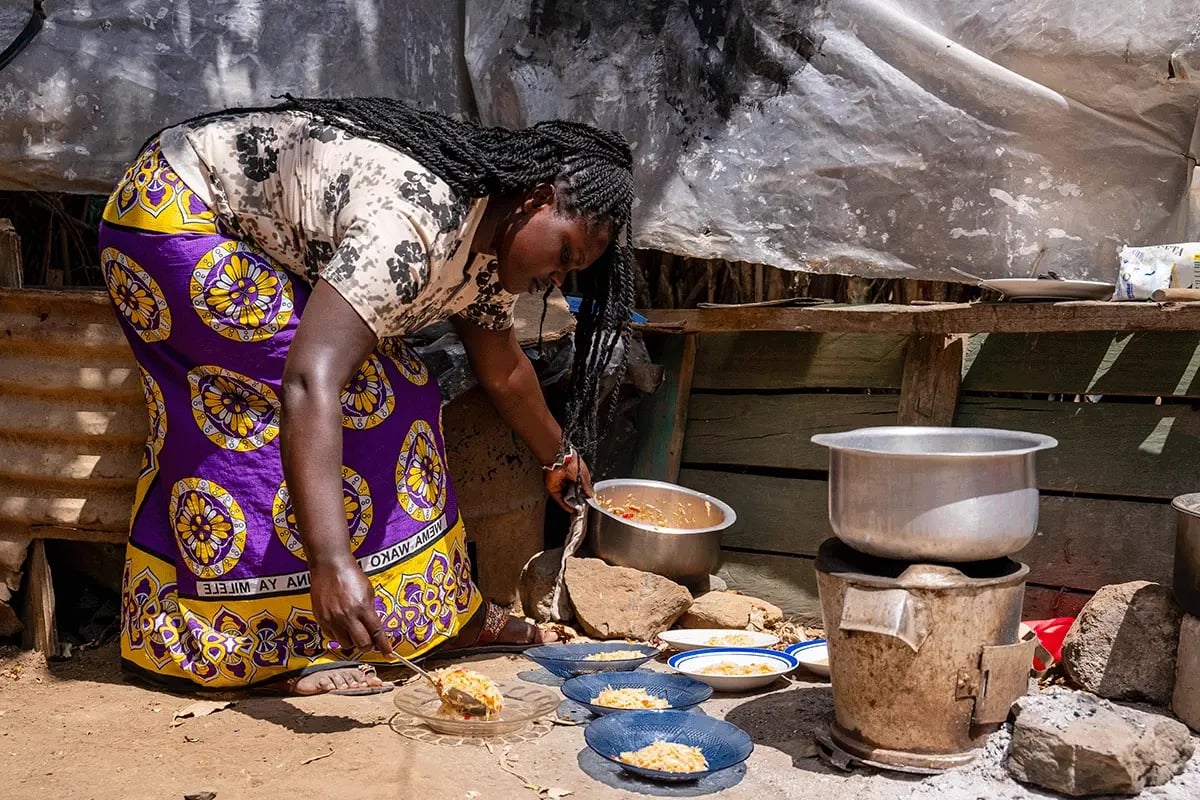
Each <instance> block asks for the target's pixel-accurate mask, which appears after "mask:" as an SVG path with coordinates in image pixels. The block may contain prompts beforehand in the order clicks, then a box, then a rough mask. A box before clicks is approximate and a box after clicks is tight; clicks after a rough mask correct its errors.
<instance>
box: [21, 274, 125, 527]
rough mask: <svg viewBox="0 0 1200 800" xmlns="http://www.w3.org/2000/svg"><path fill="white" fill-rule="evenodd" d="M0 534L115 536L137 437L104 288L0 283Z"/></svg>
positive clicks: (121, 523) (120, 343)
mask: <svg viewBox="0 0 1200 800" xmlns="http://www.w3.org/2000/svg"><path fill="white" fill-rule="evenodd" d="M0 336H2V339H0V342H2V344H0V352H2V356H0V537H3V538H17V537H22V536H28V535H29V534H30V533H31V532H37V533H38V535H43V536H47V537H50V538H78V539H92V540H104V541H116V540H122V539H123V538H124V534H125V532H126V530H127V528H128V525H129V509H130V506H131V504H132V502H133V489H134V483H135V479H136V476H137V473H138V467H139V465H140V459H141V449H142V444H143V442H144V441H145V438H146V425H147V422H146V412H145V410H144V409H145V405H144V401H143V400H142V392H141V384H140V380H139V378H138V369H137V365H136V364H135V363H134V361H133V357H132V356H131V354H130V352H129V345H128V344H126V342H125V337H124V336H123V335H122V333H121V329H120V328H119V327H117V320H116V317H115V316H114V315H113V312H112V309H111V307H110V305H109V301H108V298H107V296H105V295H104V294H103V293H102V292H97V291H80V292H64V291H38V290H32V289H23V290H0Z"/></svg>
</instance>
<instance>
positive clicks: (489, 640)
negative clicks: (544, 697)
mask: <svg viewBox="0 0 1200 800" xmlns="http://www.w3.org/2000/svg"><path fill="white" fill-rule="evenodd" d="M556 641H558V636H557V634H555V633H553V632H551V631H543V630H542V629H541V628H539V627H538V626H536V625H532V624H530V623H529V622H526V621H525V620H524V619H522V618H520V617H514V616H512V615H511V614H509V613H508V612H507V611H505V610H504V609H503V608H502V607H501V606H498V605H496V604H495V603H484V605H483V608H481V609H479V611H478V612H477V613H476V614H475V616H474V617H472V618H471V619H470V621H468V622H467V624H466V625H464V626H463V628H462V630H461V631H459V634H458V636H455V637H454V638H453V639H451V640H450V641H449V642H447V643H446V645H445V650H447V651H450V650H463V649H466V648H469V647H487V646H489V645H530V646H533V645H536V644H544V643H549V642H556Z"/></svg>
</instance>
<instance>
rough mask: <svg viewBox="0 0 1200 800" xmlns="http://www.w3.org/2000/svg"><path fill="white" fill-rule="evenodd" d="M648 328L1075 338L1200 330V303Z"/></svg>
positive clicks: (839, 313) (1028, 307)
mask: <svg viewBox="0 0 1200 800" xmlns="http://www.w3.org/2000/svg"><path fill="white" fill-rule="evenodd" d="M642 313H643V314H644V315H645V316H646V318H647V323H646V324H645V325H643V326H642V327H643V329H646V330H656V331H660V332H664V333H718V332H719V333H738V332H743V331H797V332H801V333H890V334H900V335H904V336H912V335H922V334H935V333H946V334H949V333H1071V332H1079V331H1194V330H1200V303H1167V304H1158V303H1113V302H1096V301H1079V302H1070V303H935V304H930V305H911V306H901V305H891V304H882V303H881V304H869V305H855V306H850V305H828V306H817V307H806V308H762V307H758V308H712V309H685V310H658V309H651V310H647V311H643V312H642Z"/></svg>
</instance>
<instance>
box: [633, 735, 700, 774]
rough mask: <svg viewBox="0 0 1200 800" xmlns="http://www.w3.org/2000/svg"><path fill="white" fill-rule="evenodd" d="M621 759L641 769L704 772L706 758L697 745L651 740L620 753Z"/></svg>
mask: <svg viewBox="0 0 1200 800" xmlns="http://www.w3.org/2000/svg"><path fill="white" fill-rule="evenodd" d="M621 761H623V762H624V763H626V764H632V765H633V766H635V767H641V768H642V769H656V770H658V771H659V772H704V771H705V770H707V769H708V759H706V758H705V757H704V751H703V750H701V749H700V748H699V747H693V746H692V745H690V744H680V743H679V742H662V741H659V742H652V743H650V744H648V745H646V746H645V747H642V748H639V749H637V750H631V751H626V752H624V753H621Z"/></svg>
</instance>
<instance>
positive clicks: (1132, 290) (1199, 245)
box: [1113, 242, 1200, 300]
mask: <svg viewBox="0 0 1200 800" xmlns="http://www.w3.org/2000/svg"><path fill="white" fill-rule="evenodd" d="M1120 259H1121V268H1120V269H1119V270H1118V271H1117V292H1116V294H1115V295H1113V299H1114V300H1149V299H1150V295H1152V294H1153V293H1154V292H1155V291H1156V290H1158V289H1191V288H1194V287H1195V285H1196V272H1197V270H1200V242H1184V243H1182V244H1156V245H1151V246H1149V247H1122V248H1121V252H1120Z"/></svg>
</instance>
